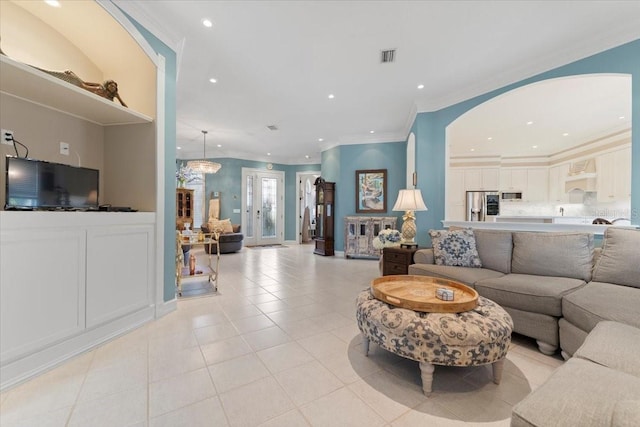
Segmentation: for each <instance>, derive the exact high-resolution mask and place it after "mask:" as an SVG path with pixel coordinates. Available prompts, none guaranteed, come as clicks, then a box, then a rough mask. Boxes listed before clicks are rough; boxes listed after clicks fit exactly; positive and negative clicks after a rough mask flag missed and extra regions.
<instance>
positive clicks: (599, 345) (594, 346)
mask: <svg viewBox="0 0 640 427" xmlns="http://www.w3.org/2000/svg"><path fill="white" fill-rule="evenodd" d="M612 349H615V350H612ZM638 354H640V329H638V328H634V327H633V326H629V325H625V324H624V323H619V322H611V321H603V322H600V323H598V324H597V325H596V327H595V328H593V330H592V331H591V332H590V333H589V335H588V336H587V339H586V340H585V341H584V343H583V344H582V346H581V347H580V348H579V349H578V351H576V352H575V353H574V355H573V356H574V357H580V358H582V359H586V360H590V361H592V362H594V363H598V364H600V365H602V366H606V367H607V368H612V369H615V370H617V371H622V372H626V373H627V374H631V375H635V376H636V377H639V378H640V363H638ZM638 397H639V398H640V396H638Z"/></svg>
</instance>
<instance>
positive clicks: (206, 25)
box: [202, 18, 213, 28]
mask: <svg viewBox="0 0 640 427" xmlns="http://www.w3.org/2000/svg"><path fill="white" fill-rule="evenodd" d="M202 25H204V26H205V27H207V28H211V27H213V22H211V20H210V19H207V18H204V19H203V20H202Z"/></svg>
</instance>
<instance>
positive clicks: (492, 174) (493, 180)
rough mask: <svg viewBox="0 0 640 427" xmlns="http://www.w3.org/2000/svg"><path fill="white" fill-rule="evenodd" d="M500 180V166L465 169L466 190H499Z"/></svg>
mask: <svg viewBox="0 0 640 427" xmlns="http://www.w3.org/2000/svg"><path fill="white" fill-rule="evenodd" d="M498 181H499V169H498V168H468V169H464V187H465V190H466V191H497V190H498Z"/></svg>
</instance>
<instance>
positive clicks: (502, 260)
mask: <svg viewBox="0 0 640 427" xmlns="http://www.w3.org/2000/svg"><path fill="white" fill-rule="evenodd" d="M473 234H474V235H475V236H476V248H477V249H478V255H479V256H480V260H481V261H482V268H489V269H491V270H495V271H499V272H501V273H504V274H509V273H511V254H512V251H513V237H512V233H511V231H503V230H480V229H476V230H473Z"/></svg>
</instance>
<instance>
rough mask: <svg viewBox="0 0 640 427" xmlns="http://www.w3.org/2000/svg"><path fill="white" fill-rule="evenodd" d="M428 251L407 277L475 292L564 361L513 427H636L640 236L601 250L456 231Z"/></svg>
mask: <svg viewBox="0 0 640 427" xmlns="http://www.w3.org/2000/svg"><path fill="white" fill-rule="evenodd" d="M432 241H433V243H434V248H432V249H423V250H419V251H417V252H416V254H415V256H414V262H415V264H413V265H411V266H409V274H424V275H431V276H438V277H445V278H450V279H454V280H458V281H461V282H463V283H466V284H467V285H469V286H472V287H473V288H475V289H476V290H477V291H478V293H479V294H480V295H483V296H485V297H487V298H489V299H492V300H494V301H495V302H497V303H499V304H500V305H501V306H503V308H504V309H505V310H506V311H507V312H508V313H509V314H510V315H511V316H512V318H513V323H514V331H515V332H518V333H520V334H523V335H527V336H529V337H533V338H535V339H536V340H537V342H538V347H539V349H540V350H541V351H542V352H543V353H547V354H551V353H554V352H555V351H556V350H557V348H558V346H559V347H560V348H561V351H562V355H563V357H564V358H565V359H568V360H567V362H566V363H564V364H563V365H562V366H561V367H559V368H558V369H557V370H556V371H555V372H554V373H553V374H552V375H551V377H550V378H549V379H548V380H547V381H546V382H545V383H544V384H542V385H541V386H540V387H538V388H537V389H536V390H535V391H534V392H532V393H531V394H529V395H528V396H527V397H526V398H525V399H523V400H522V401H521V402H519V403H518V404H516V405H515V406H514V408H513V412H512V417H511V426H512V427H534V426H535V427H544V426H569V425H571V426H574V425H575V426H581V427H582V426H587V427H596V426H598V427H600V426H615V427H625V426H628V427H631V426H639V425H640V360H639V359H638V354H640V230H634V229H623V228H616V227H610V228H608V229H607V230H606V231H605V234H604V240H603V242H602V248H598V249H595V248H594V241H593V237H592V235H590V234H585V233H529V232H508V231H495V230H473V231H471V230H453V231H452V232H444V231H434V232H433V234H432ZM474 247H475V253H474V251H473V248H474ZM436 262H437V263H436ZM444 264H450V265H444ZM451 264H464V265H468V266H453V265H451Z"/></svg>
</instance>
